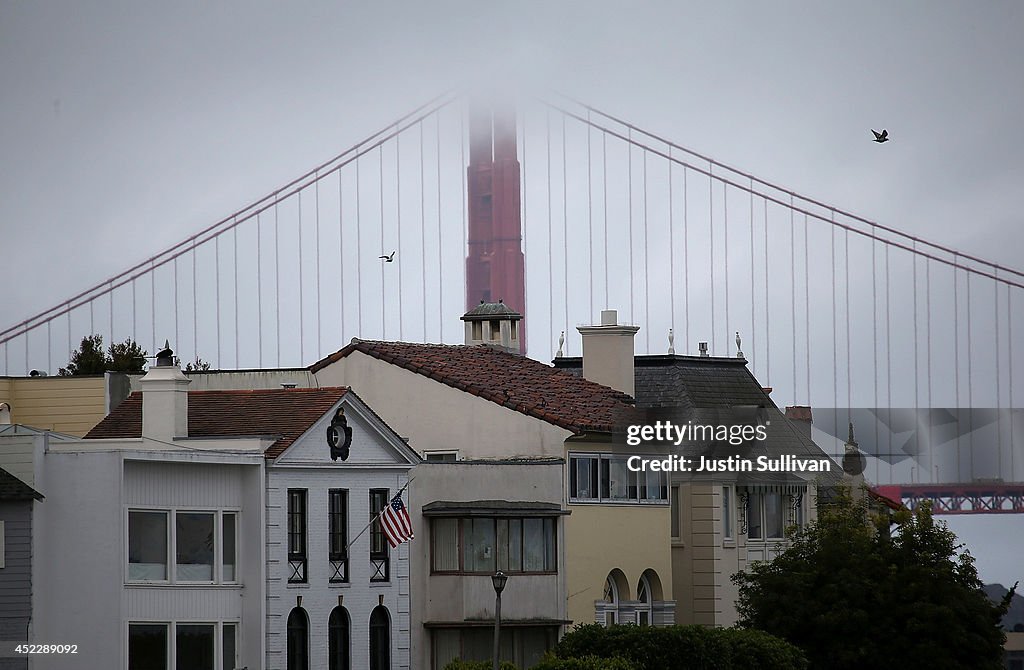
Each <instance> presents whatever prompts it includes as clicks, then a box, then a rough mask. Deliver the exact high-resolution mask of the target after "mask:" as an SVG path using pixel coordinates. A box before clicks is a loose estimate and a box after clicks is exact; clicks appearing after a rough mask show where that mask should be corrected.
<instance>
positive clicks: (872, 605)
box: [733, 495, 1013, 670]
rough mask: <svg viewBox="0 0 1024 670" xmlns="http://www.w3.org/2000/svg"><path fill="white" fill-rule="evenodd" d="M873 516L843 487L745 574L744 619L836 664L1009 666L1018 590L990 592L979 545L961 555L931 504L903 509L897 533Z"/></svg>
mask: <svg viewBox="0 0 1024 670" xmlns="http://www.w3.org/2000/svg"><path fill="white" fill-rule="evenodd" d="M872 521H873V519H872V516H871V514H870V512H869V509H868V506H867V504H866V502H864V501H862V502H854V501H853V500H852V499H851V498H850V497H849V496H848V495H847V496H842V497H840V498H838V499H837V500H836V501H835V502H833V503H832V504H830V505H828V506H825V507H823V508H822V509H821V511H820V514H819V518H818V521H817V522H815V523H813V524H811V525H810V526H808V527H807V528H806V529H805V530H804V531H803V532H801V533H800V534H798V535H797V536H796V538H795V539H794V542H793V544H792V546H791V547H790V548H789V549H788V550H787V551H785V552H784V553H783V554H781V555H780V556H779V557H778V558H776V559H775V560H774V561H771V562H765V563H756V564H754V566H753V567H752V568H751V569H750V570H749V571H747V572H741V573H738V574H737V575H735V576H734V577H733V581H734V582H735V583H736V584H737V586H738V587H739V602H738V604H737V608H738V610H739V613H740V617H741V622H740V624H741V625H742V626H747V627H750V628H756V629H759V630H762V631H766V632H768V633H771V634H773V635H777V636H778V637H781V638H783V639H785V640H788V641H789V642H791V643H793V644H795V645H797V646H798V647H800V648H801V649H803V650H804V652H805V653H806V654H807V658H808V660H809V661H810V662H811V665H812V667H828V668H830V670H845V669H846V668H881V667H890V668H916V667H921V668H927V667H933V668H950V669H953V668H964V669H967V668H970V669H972V670H979V669H983V668H992V669H993V670H996V669H997V668H1001V667H1003V666H1002V662H1001V659H1002V645H1003V643H1004V635H1003V632H1002V630H1001V629H1000V627H999V620H1000V618H1001V617H1002V615H1003V613H1005V611H1006V607H1008V605H1009V597H1008V598H1007V599H1005V600H1004V602H1003V603H1002V604H1001V605H993V604H992V603H991V602H990V601H989V600H988V599H987V598H986V596H985V593H984V591H983V590H982V583H981V581H980V580H979V579H978V574H977V571H976V570H975V568H974V561H973V559H972V558H971V556H970V554H968V553H967V552H966V551H965V552H963V553H962V554H960V555H959V556H958V555H957V551H958V549H960V548H961V545H958V544H957V539H956V536H955V535H954V534H953V533H952V532H951V531H950V530H948V529H947V528H946V526H945V524H942V523H938V524H937V523H936V522H935V521H934V520H933V518H932V514H931V509H930V507H929V506H927V505H924V506H922V507H920V508H918V510H917V511H916V512H915V513H913V514H910V513H906V512H905V513H903V514H901V515H897V517H896V523H897V527H896V529H895V531H894V532H893V533H891V534H890V533H889V532H885V531H887V528H883V527H881V526H880V525H876V524H874V523H872ZM1012 593H1013V590H1012V589H1011V591H1010V594H1008V595H1011V594H1012Z"/></svg>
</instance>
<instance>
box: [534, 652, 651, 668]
mask: <svg viewBox="0 0 1024 670" xmlns="http://www.w3.org/2000/svg"><path fill="white" fill-rule="evenodd" d="M531 670H640V666H639V665H637V664H636V663H634V662H633V661H629V660H626V659H624V658H618V657H616V658H601V657H600V656H582V657H580V658H557V657H556V656H552V655H550V654H549V655H547V656H545V657H544V660H542V661H541V662H540V663H539V664H537V665H535V666H533V668H532V669H531Z"/></svg>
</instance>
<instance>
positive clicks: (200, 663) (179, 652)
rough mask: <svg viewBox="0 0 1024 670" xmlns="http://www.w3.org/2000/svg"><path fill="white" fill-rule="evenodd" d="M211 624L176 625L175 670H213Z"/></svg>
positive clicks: (212, 631)
mask: <svg viewBox="0 0 1024 670" xmlns="http://www.w3.org/2000/svg"><path fill="white" fill-rule="evenodd" d="M214 628H215V626H213V625H212V624H199V625H197V624H178V625H177V626H176V627H175V631H176V632H175V642H174V650H175V658H176V659H177V660H176V661H175V664H174V667H175V668H176V669H177V670H214V668H213V666H214V662H213V655H214V652H213V635H214Z"/></svg>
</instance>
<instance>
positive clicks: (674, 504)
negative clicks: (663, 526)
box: [670, 486, 679, 537]
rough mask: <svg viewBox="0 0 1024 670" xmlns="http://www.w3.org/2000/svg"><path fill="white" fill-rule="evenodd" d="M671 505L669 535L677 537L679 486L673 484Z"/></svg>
mask: <svg viewBox="0 0 1024 670" xmlns="http://www.w3.org/2000/svg"><path fill="white" fill-rule="evenodd" d="M671 506H672V513H671V519H672V520H671V522H670V523H671V524H672V528H671V529H670V532H671V536H672V537H679V487H678V486H673V487H672V502H671Z"/></svg>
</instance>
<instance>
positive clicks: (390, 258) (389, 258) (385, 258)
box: [377, 251, 395, 263]
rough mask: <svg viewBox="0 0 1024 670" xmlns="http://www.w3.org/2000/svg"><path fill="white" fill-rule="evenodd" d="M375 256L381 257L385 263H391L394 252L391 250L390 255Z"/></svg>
mask: <svg viewBox="0 0 1024 670" xmlns="http://www.w3.org/2000/svg"><path fill="white" fill-rule="evenodd" d="M377 258H380V259H383V260H384V262H385V263H393V262H394V261H395V252H394V251H392V252H391V255H390V256H378V257H377Z"/></svg>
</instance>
